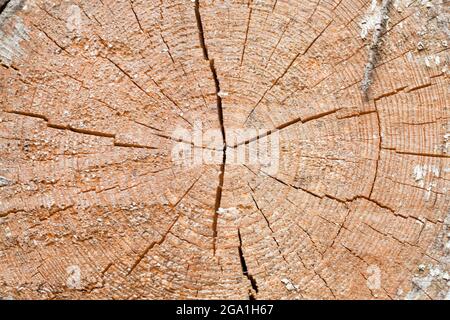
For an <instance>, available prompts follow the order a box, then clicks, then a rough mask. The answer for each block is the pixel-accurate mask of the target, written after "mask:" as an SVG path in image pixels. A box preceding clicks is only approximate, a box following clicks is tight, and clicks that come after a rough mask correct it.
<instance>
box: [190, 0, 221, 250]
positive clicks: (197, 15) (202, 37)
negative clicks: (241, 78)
mask: <svg viewBox="0 0 450 320" xmlns="http://www.w3.org/2000/svg"><path fill="white" fill-rule="evenodd" d="M195 18H196V20H197V27H198V35H199V40H200V47H201V48H202V51H203V58H204V59H205V60H206V61H209V68H210V69H211V73H212V76H213V79H214V85H215V88H216V99H217V113H218V118H219V122H220V130H221V132H222V144H223V149H222V152H223V158H222V164H221V166H220V174H219V184H218V185H217V190H216V200H215V204H214V215H213V223H212V229H213V252H214V255H215V254H216V240H217V220H218V218H219V216H218V211H219V209H220V205H221V202H222V190H223V184H224V178H225V164H226V162H227V140H226V133H225V126H224V122H223V108H222V97H221V96H220V81H219V77H218V76H217V70H216V67H215V65H214V60H213V59H209V52H208V47H207V46H206V41H205V35H204V30H203V23H202V16H201V14H200V1H199V0H196V1H195Z"/></svg>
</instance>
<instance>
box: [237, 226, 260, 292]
mask: <svg viewBox="0 0 450 320" xmlns="http://www.w3.org/2000/svg"><path fill="white" fill-rule="evenodd" d="M238 237H239V247H238V251H239V259H240V261H241V267H242V274H243V275H244V276H246V277H247V279H248V280H249V281H250V284H251V286H252V289H253V290H254V292H255V293H256V294H257V293H258V285H257V284H256V280H255V278H254V277H253V276H252V275H251V274H250V273H249V272H248V268H247V263H246V262H245V257H244V253H243V251H242V237H241V230H240V229H238ZM248 296H249V298H250V300H256V297H255V294H254V293H253V292H252V291H251V290H249V293H248Z"/></svg>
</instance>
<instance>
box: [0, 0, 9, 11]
mask: <svg viewBox="0 0 450 320" xmlns="http://www.w3.org/2000/svg"><path fill="white" fill-rule="evenodd" d="M9 2H10V0H6V1H5V2H4V3H3V4H2V5H1V6H0V14H2V13H3V11H5V9H6V7H7V6H8V3H9Z"/></svg>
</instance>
